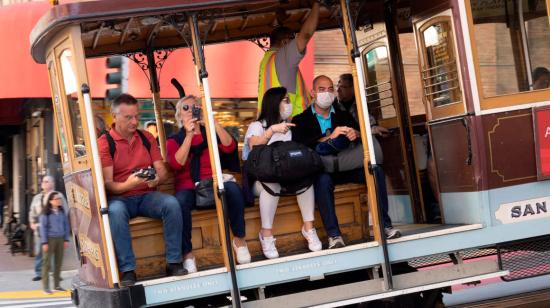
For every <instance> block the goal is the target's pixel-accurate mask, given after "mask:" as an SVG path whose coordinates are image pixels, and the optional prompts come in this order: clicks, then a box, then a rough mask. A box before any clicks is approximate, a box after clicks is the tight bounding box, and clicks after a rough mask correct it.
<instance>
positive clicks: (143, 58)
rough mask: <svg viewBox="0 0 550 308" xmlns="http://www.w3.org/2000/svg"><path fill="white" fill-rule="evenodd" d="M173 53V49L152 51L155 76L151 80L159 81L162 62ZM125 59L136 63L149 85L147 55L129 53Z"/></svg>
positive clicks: (149, 68) (149, 69)
mask: <svg viewBox="0 0 550 308" xmlns="http://www.w3.org/2000/svg"><path fill="white" fill-rule="evenodd" d="M173 51H174V49H173V48H170V49H159V50H155V51H153V60H154V62H155V63H153V65H154V68H153V69H154V70H155V72H156V76H153V80H155V81H156V82H158V80H160V73H161V72H162V68H163V66H164V62H166V60H167V59H168V57H169V56H170V54H171V53H172V52H173ZM124 56H125V57H127V58H128V59H130V60H132V61H133V62H134V63H136V64H137V65H138V66H139V68H140V69H141V70H142V71H143V73H144V74H145V77H147V80H148V81H149V84H151V77H152V76H150V74H151V67H150V63H149V61H147V54H144V53H143V52H136V53H129V54H125V55H124Z"/></svg>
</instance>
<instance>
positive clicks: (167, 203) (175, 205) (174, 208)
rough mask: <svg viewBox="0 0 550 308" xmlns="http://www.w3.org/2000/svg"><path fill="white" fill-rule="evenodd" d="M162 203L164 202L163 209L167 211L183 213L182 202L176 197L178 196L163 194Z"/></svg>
mask: <svg viewBox="0 0 550 308" xmlns="http://www.w3.org/2000/svg"><path fill="white" fill-rule="evenodd" d="M161 204H162V207H163V209H164V210H165V211H166V212H167V213H175V214H177V213H181V208H180V204H179V202H178V199H176V197H174V196H171V195H164V196H162V198H161Z"/></svg>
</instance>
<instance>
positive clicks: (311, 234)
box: [302, 227, 323, 251]
mask: <svg viewBox="0 0 550 308" xmlns="http://www.w3.org/2000/svg"><path fill="white" fill-rule="evenodd" d="M302 235H303V236H304V237H305V238H306V240H307V247H308V248H309V250H311V251H319V250H321V249H323V244H322V243H321V241H320V240H319V237H318V236H317V231H315V228H311V229H310V230H309V231H306V230H304V227H302Z"/></svg>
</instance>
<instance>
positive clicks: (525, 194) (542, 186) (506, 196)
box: [489, 181, 550, 225]
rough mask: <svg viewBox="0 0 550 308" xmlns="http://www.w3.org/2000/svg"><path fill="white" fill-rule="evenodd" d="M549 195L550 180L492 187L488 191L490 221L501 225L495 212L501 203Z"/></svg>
mask: <svg viewBox="0 0 550 308" xmlns="http://www.w3.org/2000/svg"><path fill="white" fill-rule="evenodd" d="M548 196H550V181H541V182H533V183H527V184H522V185H516V186H509V187H503V188H497V189H492V190H490V191H489V199H490V209H491V221H492V224H493V225H501V224H502V223H501V222H500V220H498V219H496V217H495V212H496V211H497V210H498V208H499V207H500V205H501V204H505V203H512V202H518V201H523V200H530V199H536V198H542V197H548Z"/></svg>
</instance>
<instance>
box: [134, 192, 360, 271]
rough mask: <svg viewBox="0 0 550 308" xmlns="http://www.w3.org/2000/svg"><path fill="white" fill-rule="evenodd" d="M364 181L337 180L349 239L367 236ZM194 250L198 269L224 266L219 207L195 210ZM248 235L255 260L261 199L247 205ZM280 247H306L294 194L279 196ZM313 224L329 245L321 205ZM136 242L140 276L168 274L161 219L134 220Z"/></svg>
mask: <svg viewBox="0 0 550 308" xmlns="http://www.w3.org/2000/svg"><path fill="white" fill-rule="evenodd" d="M366 200H367V199H366V187H365V185H364V184H363V185H360V184H347V185H339V186H336V190H335V203H336V215H337V216H338V220H339V223H340V229H341V231H342V234H343V237H344V239H345V241H346V242H347V243H351V242H358V241H364V240H366V239H368V236H369V234H368V217H367V213H368V211H367V201H366ZM192 216H193V229H192V242H193V254H194V256H195V258H196V260H197V266H198V267H199V270H204V269H208V268H213V267H219V266H223V250H222V247H221V241H220V232H219V230H218V220H217V217H216V211H215V210H206V211H193V212H192ZM245 221H246V240H247V243H248V247H249V250H250V254H251V255H252V260H253V261H254V260H261V259H264V257H263V254H262V251H261V246H260V242H259V240H258V233H259V231H260V227H261V221H260V210H259V205H258V201H257V200H256V204H255V205H254V207H250V208H247V209H246V210H245ZM273 226H274V228H273V231H274V234H275V237H276V238H277V249H278V251H279V254H280V255H281V256H285V255H290V254H295V253H299V252H305V251H308V250H307V243H306V241H305V239H304V238H303V236H302V234H301V231H300V230H301V227H302V218H301V214H300V209H299V208H298V204H297V203H296V197H294V196H292V197H281V199H280V200H279V206H278V208H277V215H276V216H275V221H274V224H273ZM315 227H316V229H317V232H318V234H319V238H320V239H321V241H322V242H323V244H324V248H326V244H327V238H326V233H325V231H324V228H323V223H322V221H321V217H320V216H319V213H318V211H316V214H315ZM130 230H131V233H132V245H133V248H134V253H135V255H136V262H137V269H136V273H137V275H138V278H140V279H143V278H152V277H157V276H162V275H164V268H165V258H164V239H163V230H162V222H161V221H160V220H157V219H151V218H145V217H138V218H135V219H132V220H131V221H130Z"/></svg>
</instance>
